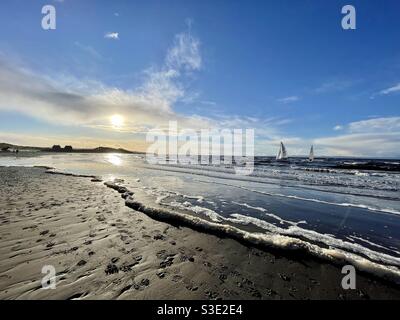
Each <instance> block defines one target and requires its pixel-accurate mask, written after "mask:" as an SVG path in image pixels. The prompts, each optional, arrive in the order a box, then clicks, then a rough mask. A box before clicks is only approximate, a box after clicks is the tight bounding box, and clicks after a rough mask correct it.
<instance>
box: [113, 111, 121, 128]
mask: <svg viewBox="0 0 400 320" xmlns="http://www.w3.org/2000/svg"><path fill="white" fill-rule="evenodd" d="M110 121H111V124H112V125H113V127H115V128H120V127H122V126H123V125H124V117H123V116H121V115H119V114H114V115H112V116H111V118H110Z"/></svg>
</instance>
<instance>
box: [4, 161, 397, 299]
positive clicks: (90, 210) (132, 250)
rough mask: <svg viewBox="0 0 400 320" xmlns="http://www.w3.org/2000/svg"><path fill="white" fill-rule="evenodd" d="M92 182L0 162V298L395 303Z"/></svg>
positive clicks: (329, 271)
mask: <svg viewBox="0 0 400 320" xmlns="http://www.w3.org/2000/svg"><path fill="white" fill-rule="evenodd" d="M92 180H93V179H91V178H85V177H74V176H65V175H58V174H48V173H46V170H45V169H43V168H15V167H14V168H5V167H0V184H1V188H0V240H1V244H0V299H400V288H399V287H398V286H395V285H392V284H389V283H387V282H384V281H381V280H380V279H377V278H373V277H371V276H369V275H366V274H360V273H358V274H357V289H356V290H343V289H342V287H341V280H342V277H343V275H342V274H341V268H340V267H339V266H335V265H332V264H329V263H326V262H324V261H319V260H316V259H314V258H311V257H309V256H306V255H302V254H293V253H291V252H275V251H274V252H272V251H266V250H261V249H259V248H255V247H252V246H247V245H244V244H242V243H239V242H237V241H236V240H232V239H227V238H221V237H217V236H215V235H209V234H205V233H201V232H198V231H194V230H192V229H189V228H186V227H177V226H173V225H171V224H168V223H164V222H160V221H156V220H153V219H151V218H150V217H148V216H146V215H145V214H143V213H141V212H138V211H134V210H132V209H131V208H128V207H126V206H125V202H124V200H123V199H122V198H121V195H120V194H119V193H118V192H116V191H115V190H112V189H110V188H108V187H107V186H105V185H104V183H103V182H101V181H97V180H94V181H92ZM45 265H53V266H54V267H55V269H56V272H57V286H56V289H54V290H51V289H50V290H45V289H43V288H42V285H41V281H42V278H43V277H44V276H45V275H44V274H42V273H41V270H42V267H43V266H45Z"/></svg>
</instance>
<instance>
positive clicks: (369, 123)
mask: <svg viewBox="0 0 400 320" xmlns="http://www.w3.org/2000/svg"><path fill="white" fill-rule="evenodd" d="M348 127H349V131H350V132H352V133H362V132H394V131H400V117H386V118H375V119H368V120H363V121H357V122H352V123H350V124H349V126H348Z"/></svg>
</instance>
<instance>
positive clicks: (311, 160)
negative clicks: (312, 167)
mask: <svg viewBox="0 0 400 320" xmlns="http://www.w3.org/2000/svg"><path fill="white" fill-rule="evenodd" d="M308 161H310V162H313V161H314V146H311V149H310V155H309V156H308Z"/></svg>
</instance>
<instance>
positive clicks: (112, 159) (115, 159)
mask: <svg viewBox="0 0 400 320" xmlns="http://www.w3.org/2000/svg"><path fill="white" fill-rule="evenodd" d="M105 157H106V161H107V162H109V163H111V164H112V165H114V166H121V165H122V159H121V157H120V156H119V155H118V154H115V153H110V154H107V155H106V156H105Z"/></svg>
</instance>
